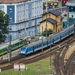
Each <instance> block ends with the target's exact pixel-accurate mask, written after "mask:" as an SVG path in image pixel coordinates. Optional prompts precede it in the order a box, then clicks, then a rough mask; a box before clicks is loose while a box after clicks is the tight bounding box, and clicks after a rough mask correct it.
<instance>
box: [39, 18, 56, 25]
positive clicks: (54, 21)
mask: <svg viewBox="0 0 75 75" xmlns="http://www.w3.org/2000/svg"><path fill="white" fill-rule="evenodd" d="M44 21H46V19H45V20H43V21H41V22H40V23H42V22H44ZM47 21H49V22H50V23H52V24H56V23H57V21H56V20H54V19H52V18H47Z"/></svg>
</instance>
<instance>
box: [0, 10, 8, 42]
mask: <svg viewBox="0 0 75 75" xmlns="http://www.w3.org/2000/svg"><path fill="white" fill-rule="evenodd" d="M8 19H9V15H8V14H5V13H4V12H3V11H1V10H0V43H1V42H4V41H5V40H6V34H8V32H9V31H8V25H9V21H8Z"/></svg>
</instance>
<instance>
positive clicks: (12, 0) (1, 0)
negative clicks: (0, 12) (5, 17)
mask: <svg viewBox="0 0 75 75" xmlns="http://www.w3.org/2000/svg"><path fill="white" fill-rule="evenodd" d="M26 1H29V0H0V3H17V2H26Z"/></svg>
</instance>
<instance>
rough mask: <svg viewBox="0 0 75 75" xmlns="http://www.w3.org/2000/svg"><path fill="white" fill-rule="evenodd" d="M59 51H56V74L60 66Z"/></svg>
mask: <svg viewBox="0 0 75 75" xmlns="http://www.w3.org/2000/svg"><path fill="white" fill-rule="evenodd" d="M58 53H59V51H56V75H58V74H57V67H58V58H57V57H58Z"/></svg>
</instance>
